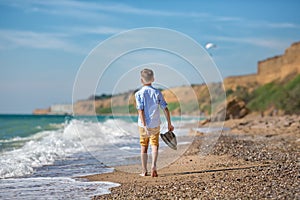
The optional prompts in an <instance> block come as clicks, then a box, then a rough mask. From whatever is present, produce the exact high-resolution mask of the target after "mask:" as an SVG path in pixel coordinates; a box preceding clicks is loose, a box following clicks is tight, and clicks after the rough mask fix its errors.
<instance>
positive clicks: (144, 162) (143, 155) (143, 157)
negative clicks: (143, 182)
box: [140, 146, 148, 176]
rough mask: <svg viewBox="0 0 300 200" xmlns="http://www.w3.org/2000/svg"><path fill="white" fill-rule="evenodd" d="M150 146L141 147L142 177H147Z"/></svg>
mask: <svg viewBox="0 0 300 200" xmlns="http://www.w3.org/2000/svg"><path fill="white" fill-rule="evenodd" d="M147 151H148V146H141V161H142V173H141V174H140V175H141V176H146V175H147V160H148V154H147Z"/></svg>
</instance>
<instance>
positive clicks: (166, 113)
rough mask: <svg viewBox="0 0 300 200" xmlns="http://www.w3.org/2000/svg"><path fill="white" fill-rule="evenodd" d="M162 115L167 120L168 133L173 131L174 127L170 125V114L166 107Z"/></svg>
mask: <svg viewBox="0 0 300 200" xmlns="http://www.w3.org/2000/svg"><path fill="white" fill-rule="evenodd" d="M164 114H165V116H166V119H167V122H168V130H169V131H173V130H174V126H173V125H172V123H171V117H170V112H169V109H168V107H166V108H165V109H164Z"/></svg>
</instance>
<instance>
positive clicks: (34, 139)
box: [0, 119, 138, 178]
mask: <svg viewBox="0 0 300 200" xmlns="http://www.w3.org/2000/svg"><path fill="white" fill-rule="evenodd" d="M136 128H137V127H136V125H135V123H128V122H125V121H122V120H112V119H111V120H107V121H105V122H90V121H82V120H72V121H71V122H70V123H69V124H67V125H66V126H65V128H64V129H58V130H53V131H41V132H38V133H36V134H34V135H32V136H30V137H26V138H19V137H18V138H13V139H10V140H5V141H4V140H3V141H2V142H13V141H24V145H23V146H22V147H21V148H18V149H14V150H10V151H6V152H2V153H1V154H0V156H1V157H0V178H8V177H20V176H25V175H29V174H31V173H32V172H33V171H34V169H35V168H37V167H42V166H44V165H51V164H53V163H54V162H55V161H56V160H61V159H64V158H66V157H67V156H70V155H72V154H75V153H78V152H86V151H88V152H98V153H97V155H98V156H99V155H101V156H103V157H105V155H104V154H103V153H99V152H101V150H103V149H106V150H108V151H113V150H114V149H116V148H117V149H119V148H122V147H126V146H130V144H137V141H136V140H137V138H138V135H137V131H136ZM125 149H126V148H125ZM128 149H135V150H136V148H134V147H132V148H128ZM109 156H111V155H109ZM98 158H99V157H98ZM99 159H100V158H99Z"/></svg>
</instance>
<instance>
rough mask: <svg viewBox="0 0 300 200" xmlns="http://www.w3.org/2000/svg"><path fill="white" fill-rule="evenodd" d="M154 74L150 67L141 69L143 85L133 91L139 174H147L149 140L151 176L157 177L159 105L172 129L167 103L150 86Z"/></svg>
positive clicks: (157, 91)
mask: <svg viewBox="0 0 300 200" xmlns="http://www.w3.org/2000/svg"><path fill="white" fill-rule="evenodd" d="M153 81H154V74H153V71H152V70H151V69H143V70H142V71H141V82H142V84H143V87H142V88H141V89H140V90H139V91H137V92H136V93H135V100H136V108H137V110H138V115H139V117H138V126H139V133H140V144H141V161H142V173H141V174H140V175H141V176H147V159H148V154H147V151H148V145H149V142H150V144H151V148H152V167H151V176H152V177H157V176H158V175H157V169H156V162H157V157H158V147H159V143H158V141H159V133H160V123H161V121H160V112H159V107H160V108H161V109H162V110H163V111H164V114H165V117H166V119H167V122H168V130H169V131H173V130H174V127H173V125H172V124H171V119H170V112H169V110H168V107H167V105H168V104H167V103H166V101H165V99H164V97H163V95H162V93H161V92H160V90H158V89H156V88H154V87H153V86H152V82H153Z"/></svg>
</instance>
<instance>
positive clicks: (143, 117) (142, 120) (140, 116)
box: [138, 110, 149, 135]
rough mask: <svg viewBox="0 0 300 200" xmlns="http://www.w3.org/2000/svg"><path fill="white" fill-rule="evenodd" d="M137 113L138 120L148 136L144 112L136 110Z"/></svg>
mask: <svg viewBox="0 0 300 200" xmlns="http://www.w3.org/2000/svg"><path fill="white" fill-rule="evenodd" d="M138 113H139V118H140V119H141V122H142V124H143V127H144V129H145V131H146V134H147V135H149V131H148V129H147V124H146V119H145V114H144V110H138Z"/></svg>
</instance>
